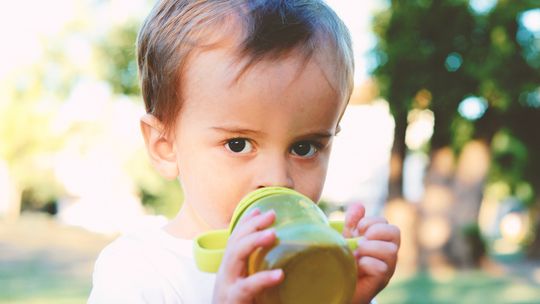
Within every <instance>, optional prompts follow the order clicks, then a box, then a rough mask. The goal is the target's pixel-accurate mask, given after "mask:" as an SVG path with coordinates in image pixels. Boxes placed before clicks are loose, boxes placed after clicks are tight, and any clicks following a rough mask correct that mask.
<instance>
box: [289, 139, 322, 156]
mask: <svg viewBox="0 0 540 304" xmlns="http://www.w3.org/2000/svg"><path fill="white" fill-rule="evenodd" d="M315 152H317V147H315V145H314V144H313V143H311V142H308V141H301V142H297V143H295V144H294V145H293V146H292V148H291V153H292V154H294V155H296V156H301V157H311V156H313V155H314V154H315Z"/></svg>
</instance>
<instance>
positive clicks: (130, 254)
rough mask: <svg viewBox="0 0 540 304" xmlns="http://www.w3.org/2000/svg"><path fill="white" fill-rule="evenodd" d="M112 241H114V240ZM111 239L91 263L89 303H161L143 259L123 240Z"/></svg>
mask: <svg viewBox="0 0 540 304" xmlns="http://www.w3.org/2000/svg"><path fill="white" fill-rule="evenodd" d="M115 242H116V241H115ZM115 242H113V244H111V245H109V246H107V247H106V248H105V249H104V250H103V251H102V252H101V253H100V255H99V257H98V259H97V260H96V263H95V266H94V273H93V277H92V285H93V286H92V291H91V292H90V297H89V299H88V303H89V304H108V303H118V304H122V303H133V304H143V303H164V302H165V301H164V299H163V297H162V296H161V295H160V293H159V289H156V288H154V286H152V285H154V284H156V281H159V280H154V279H152V278H153V276H152V273H151V272H150V271H149V269H147V268H145V265H147V263H145V261H144V258H143V257H142V256H141V255H140V254H138V250H137V248H134V246H130V244H129V243H127V242H116V243H115Z"/></svg>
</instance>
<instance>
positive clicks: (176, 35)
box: [138, 0, 353, 228]
mask: <svg viewBox="0 0 540 304" xmlns="http://www.w3.org/2000/svg"><path fill="white" fill-rule="evenodd" d="M138 63H139V72H140V77H141V86H142V92H143V97H144V101H145V104H146V110H147V112H148V113H149V115H146V116H145V117H144V118H143V119H142V127H143V134H144V137H145V140H146V144H147V147H148V150H149V153H150V157H151V159H152V162H153V164H154V166H155V167H156V168H157V169H158V171H159V172H160V173H161V174H162V175H164V176H166V177H169V178H175V177H177V176H178V177H179V179H180V181H181V183H182V186H183V189H184V195H185V202H184V206H183V209H182V212H181V215H182V214H184V217H186V216H187V215H189V216H187V218H189V220H191V221H196V222H197V223H193V225H198V226H199V228H203V227H204V228H216V227H224V226H226V225H227V224H228V221H229V220H230V216H231V215H232V211H233V210H234V208H235V205H236V203H237V202H238V201H239V200H240V198H241V197H242V196H244V195H245V194H247V193H248V192H249V191H252V190H255V189H256V188H258V187H264V186H285V187H290V188H294V189H296V190H298V191H300V192H302V193H304V194H306V195H308V196H310V197H311V198H312V199H313V200H314V201H317V200H318V199H319V196H320V192H321V190H322V186H323V183H324V177H325V175H326V167H327V161H328V154H329V152H330V146H331V139H332V137H333V136H334V135H335V133H336V131H337V129H338V121H339V118H340V117H341V114H342V113H343V110H344V108H345V105H346V102H347V101H348V99H349V97H350V94H351V91H352V75H353V58H352V50H351V43H350V38H349V34H348V32H347V29H346V28H345V26H344V25H343V24H342V22H341V21H340V20H339V18H338V17H337V16H336V15H335V13H334V12H333V11H332V10H331V9H330V8H328V7H327V6H326V5H325V4H324V3H323V2H322V1H319V0H296V1H292V0H289V1H288V0H267V1H264V0H251V1H249V0H208V1H194V0H192V1H181V0H176V1H174V0H164V1H160V2H159V3H158V4H157V5H156V7H155V8H154V10H153V11H152V13H151V14H150V16H149V17H148V18H147V20H146V21H145V23H144V25H143V28H142V29H141V32H140V34H139V38H138Z"/></svg>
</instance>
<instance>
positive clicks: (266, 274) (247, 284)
mask: <svg viewBox="0 0 540 304" xmlns="http://www.w3.org/2000/svg"><path fill="white" fill-rule="evenodd" d="M283 278H284V275H283V270H281V269H275V270H270V271H261V272H257V273H254V274H252V275H250V276H249V277H247V278H245V279H243V280H241V281H238V283H237V284H235V286H234V287H233V289H232V291H231V298H232V299H236V300H235V301H234V302H235V303H251V302H252V301H253V299H254V298H255V296H257V295H258V294H260V293H261V292H262V291H263V290H264V289H267V288H270V287H272V286H275V285H277V284H279V283H280V282H281V281H282V280H283Z"/></svg>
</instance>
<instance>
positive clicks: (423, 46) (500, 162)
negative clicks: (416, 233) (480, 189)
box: [374, 0, 540, 200]
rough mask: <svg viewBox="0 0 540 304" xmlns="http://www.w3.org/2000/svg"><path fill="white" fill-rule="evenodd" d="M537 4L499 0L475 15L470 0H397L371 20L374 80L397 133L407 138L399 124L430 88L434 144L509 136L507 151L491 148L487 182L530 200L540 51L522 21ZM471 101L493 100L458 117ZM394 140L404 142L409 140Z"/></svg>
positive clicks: (539, 165)
mask: <svg viewBox="0 0 540 304" xmlns="http://www.w3.org/2000/svg"><path fill="white" fill-rule="evenodd" d="M539 7H540V5H539V3H538V1H536V0H524V1H510V0H499V1H498V2H497V5H496V6H495V7H494V8H493V9H492V10H491V11H490V12H489V13H487V14H486V15H476V14H475V13H474V12H473V11H472V10H471V9H470V8H469V1H466V0H440V1H429V0H423V1H421V0H416V1H392V2H391V6H390V8H389V9H388V10H387V11H384V12H382V13H381V14H379V15H378V16H377V17H376V18H375V22H374V31H375V33H376V34H377V36H378V37H379V43H378V45H377V47H376V49H375V51H374V53H375V55H376V58H378V60H379V66H378V67H377V68H376V69H375V70H374V76H375V77H376V79H377V80H378V81H379V84H380V86H381V93H382V95H383V96H384V97H385V98H387V99H388V100H389V103H390V106H391V109H392V113H393V114H394V116H395V119H396V125H397V129H396V134H398V135H399V134H404V132H400V131H399V129H398V128H404V127H406V126H403V125H400V124H399V122H400V121H404V117H406V115H407V113H408V112H409V111H410V110H411V109H413V108H415V107H417V106H418V105H417V103H415V96H416V95H417V92H419V91H420V90H427V91H428V92H430V93H431V95H432V97H433V98H432V101H431V104H429V106H428V107H429V108H430V109H431V110H432V111H433V112H434V115H435V128H434V134H433V137H432V140H431V147H432V148H434V149H436V148H438V147H442V146H448V145H453V147H454V149H455V150H457V151H459V150H460V149H461V148H462V147H463V145H465V144H466V143H467V142H468V141H469V140H471V139H475V138H476V139H483V140H485V141H487V142H491V141H492V139H494V140H495V141H500V137H501V136H503V135H501V134H503V133H504V134H505V135H504V136H506V137H508V138H509V139H508V141H509V144H508V146H507V147H506V148H505V149H503V150H501V149H498V148H497V145H499V144H497V143H494V144H493V147H494V151H493V152H494V157H493V162H492V167H493V168H492V170H491V176H490V179H491V180H498V179H503V180H505V181H508V182H509V183H510V184H511V185H512V189H513V191H512V194H513V195H517V193H518V192H519V193H521V194H520V196H521V197H524V198H525V197H527V198H529V199H527V200H530V197H531V191H529V190H531V188H532V192H533V193H534V192H535V189H540V175H539V174H538V172H540V158H539V157H538V155H540V137H539V136H538V134H537V132H536V130H538V126H539V124H538V122H539V121H540V94H539V93H538V92H539V84H540V69H539V67H540V49H538V48H537V47H536V48H534V47H533V46H535V45H536V46H538V45H539V44H540V38H538V37H537V36H534V35H532V34H530V33H527V31H526V30H524V29H523V26H522V25H521V24H520V17H521V16H522V14H523V13H524V12H525V11H527V10H530V9H535V8H539ZM535 37H536V38H535ZM466 96H481V97H484V98H485V99H486V100H487V101H488V108H487V110H486V112H485V113H484V115H483V116H482V117H480V118H479V119H478V120H476V121H470V120H467V119H465V118H463V117H461V116H460V115H459V114H458V111H457V109H458V106H459V104H460V102H461V101H462V100H463V99H464V98H465V97H466ZM537 99H538V102H537V101H536V100H537ZM501 132H502V133H501ZM494 137H495V138H494ZM396 140H397V141H398V142H397V143H396V144H398V145H399V144H400V142H399V141H404V136H401V138H400V137H399V136H398V137H396ZM497 149H498V150H497ZM517 185H529V186H530V187H525V186H517ZM518 188H519V189H522V190H519V191H518ZM523 189H529V190H523ZM536 191H538V190H536Z"/></svg>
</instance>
